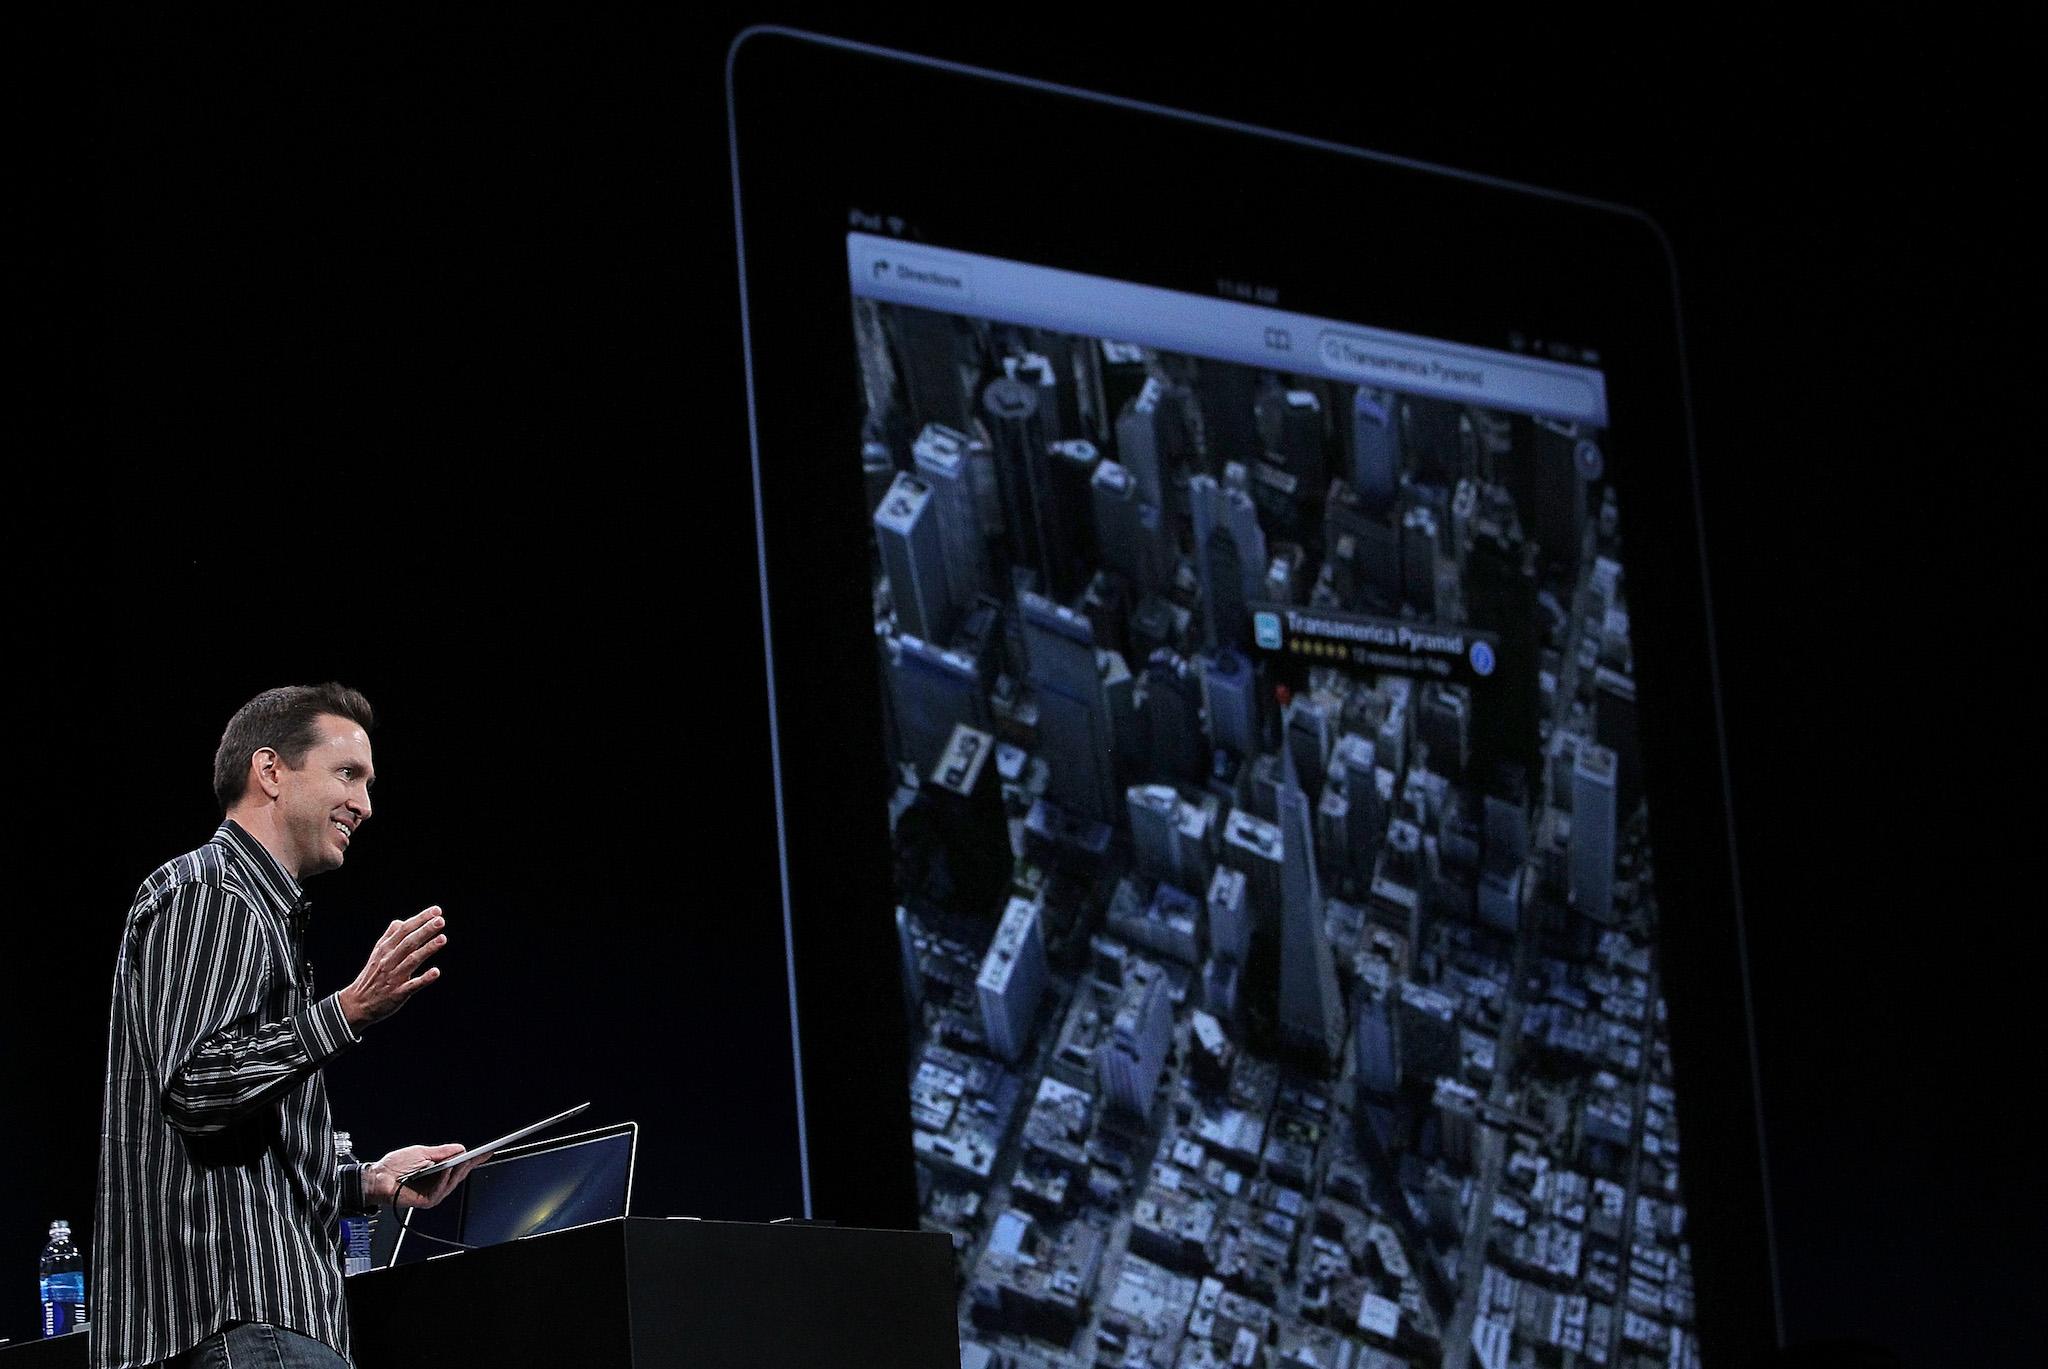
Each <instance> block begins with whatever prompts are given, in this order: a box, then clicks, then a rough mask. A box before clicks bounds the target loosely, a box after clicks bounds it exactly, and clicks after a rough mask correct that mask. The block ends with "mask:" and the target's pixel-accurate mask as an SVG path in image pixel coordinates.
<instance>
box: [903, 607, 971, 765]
mask: <svg viewBox="0 0 2048 1369" xmlns="http://www.w3.org/2000/svg"><path fill="white" fill-rule="evenodd" d="M880 645H881V649H882V664H883V675H884V679H885V680H886V682H887V685H888V692H889V708H890V712H891V714H892V715H893V716H894V718H895V722H896V739H897V747H898V754H897V759H898V760H901V761H904V762H907V763H908V764H909V765H910V766H911V767H912V768H913V769H914V770H915V771H916V772H917V773H918V774H919V775H928V774H930V773H931V769H932V767H933V766H934V765H936V764H937V763H938V760H939V757H940V756H941V755H942V754H943V753H944V752H945V749H946V744H947V743H948V742H950V741H951V740H952V739H953V729H954V728H956V727H959V726H960V725H962V724H963V723H964V724H966V725H967V726H970V727H978V728H981V729H983V730H986V729H987V728H988V726H989V723H990V718H989V713H988V700H987V696H986V695H985V694H984V693H983V692H982V687H981V674H980V669H979V667H978V666H977V665H976V663H975V661H974V659H973V658H972V657H970V656H966V655H963V654H961V653H960V652H957V651H945V650H941V649H940V648H938V647H935V646H933V645H932V644H931V643H930V642H927V641H924V640H922V639H921V638H917V637H910V636H901V635H897V634H894V633H890V634H885V635H883V636H882V637H881V638H880Z"/></svg>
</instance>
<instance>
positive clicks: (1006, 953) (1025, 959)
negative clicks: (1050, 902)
mask: <svg viewBox="0 0 2048 1369" xmlns="http://www.w3.org/2000/svg"><path fill="white" fill-rule="evenodd" d="M1046 977H1047V976H1046V960H1045V938H1044V934H1043V933H1042V932H1041V931H1040V930H1039V920H1038V905H1037V904H1035V903H1033V902H1031V901H1030V900H1029V899H1022V898H1013V899H1011V900H1010V903H1009V906H1008V907H1007V908H1005V909H1004V910H1003V920H1002V922H1000V923H999V924H997V926H996V934H995V939H994V940H993V941H991V942H990V943H989V947H988V954H987V955H985V956H984V957H982V961H981V973H980V974H979V975H977V976H976V977H975V981H974V987H975V991H976V993H977V994H978V996H979V997H980V1000H981V1031H982V1035H983V1036H984V1037H985V1038H986V1039H987V1041H988V1047H989V1050H990V1051H992V1052H994V1053H995V1054H996V1055H999V1056H1001V1057H1002V1058H1003V1059H1005V1060H1008V1061H1011V1062H1015V1061H1017V1060H1020V1059H1022V1058H1023V1056H1024V1054H1025V1052H1026V1051H1027V1050H1029V1049H1030V1046H1031V1023H1032V1019H1033V1018H1034V1017H1035V1016H1036V1015H1037V1013H1038V1000H1039V999H1040V998H1041V997H1042V996H1043V995H1044V993H1045V986H1046Z"/></svg>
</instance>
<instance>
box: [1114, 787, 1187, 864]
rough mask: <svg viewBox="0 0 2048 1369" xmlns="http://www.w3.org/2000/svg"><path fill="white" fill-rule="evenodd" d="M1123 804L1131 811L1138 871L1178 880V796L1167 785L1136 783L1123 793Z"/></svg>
mask: <svg viewBox="0 0 2048 1369" xmlns="http://www.w3.org/2000/svg"><path fill="white" fill-rule="evenodd" d="M1124 801H1125V806H1126V807H1127V808H1128V810H1129V812H1130V818H1131V845H1132V846H1133V847H1134V848H1135V850H1136V853H1137V861H1138V872H1139V873H1140V874H1143V875H1149V876H1150V877H1151V878H1153V879H1165V880H1173V879H1177V878H1178V876H1179V872H1180V855H1179V843H1180V795H1179V794H1177V793H1175V792H1174V789H1173V786H1172V785H1170V784H1138V785H1132V786H1131V788H1130V789H1129V790H1127V791H1126V792H1125V795H1124Z"/></svg>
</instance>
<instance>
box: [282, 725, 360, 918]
mask: <svg viewBox="0 0 2048 1369" xmlns="http://www.w3.org/2000/svg"><path fill="white" fill-rule="evenodd" d="M316 727H317V729H318V732H319V738H318V740H316V741H315V742H314V743H313V745H312V746H310V747H308V748H307V750H306V755H305V758H304V759H303V760H302V761H301V762H300V763H299V765H298V766H297V767H296V768H294V767H292V766H289V765H286V764H285V763H284V760H283V758H281V757H280V758H279V760H278V764H277V779H278V795H277V806H278V817H279V819H280V826H281V828H282V831H283V834H284V838H285V840H286V842H287V843H288V844H289V845H290V848H291V850H292V853H293V855H294V856H295V857H296V858H297V862H298V870H297V874H298V877H299V878H300V879H304V878H306V877H307V876H308V875H317V874H319V873H320V872H321V871H323V870H333V869H336V868H338V867H339V866H340V865H341V862H342V859H343V858H344V857H345V856H347V855H348V844H349V842H350V840H352V839H353V838H354V836H355V833H356V829H357V828H358V827H361V826H362V825H363V823H364V822H365V821H367V820H368V818H369V816H370V784H371V781H373V780H374V779H375V778H376V774H377V772H376V771H375V769H373V768H372V767H371V765H370V739H369V738H368V737H367V736H365V735H364V733H363V729H362V728H360V727H358V726H357V725H356V724H355V723H354V722H352V721H350V720H349V719H347V718H342V717H336V716H334V715H332V714H328V715H325V716H323V717H321V718H320V720H319V722H318V723H317V724H316Z"/></svg>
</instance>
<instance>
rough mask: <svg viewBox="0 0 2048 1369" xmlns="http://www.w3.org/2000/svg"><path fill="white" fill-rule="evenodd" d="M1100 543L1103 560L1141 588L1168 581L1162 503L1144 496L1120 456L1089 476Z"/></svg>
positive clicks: (1153, 587) (1149, 589) (1099, 465)
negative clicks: (1147, 501)
mask: <svg viewBox="0 0 2048 1369" xmlns="http://www.w3.org/2000/svg"><path fill="white" fill-rule="evenodd" d="M1089 497H1090V500H1091V507H1092V509H1093V516H1094V524H1095V545H1096V547H1097V548H1098V549H1099V553H1100V555H1101V557H1102V564H1103V565H1105V566H1107V567H1108V568H1109V569H1111V570H1113V571H1115V572H1116V573H1117V574H1119V575H1121V576H1123V577H1124V578H1125V579H1126V580H1129V581H1130V582H1131V584H1132V585H1133V586H1134V587H1135V588H1136V589H1137V591H1138V592H1139V593H1140V594H1146V593H1150V592H1152V591H1154V590H1157V589H1159V588H1160V587H1162V586H1163V585H1164V584H1165V583H1166V580H1167V577H1168V575H1169V574H1170V568H1169V567H1168V566H1167V564H1166V562H1167V560H1168V559H1169V558H1168V556H1167V550H1166V539H1165V537H1164V535H1163V533H1162V532H1161V528H1162V523H1161V520H1160V514H1159V507H1158V505H1156V504H1147V503H1144V502H1143V501H1141V500H1140V499H1139V498H1138V484H1137V481H1135V480H1134V479H1132V478H1131V473H1130V471H1128V470H1127V469H1125V468H1124V467H1123V466H1120V465H1118V464H1117V463H1116V462H1114V461H1103V462H1098V463H1097V464H1096V467H1095V472H1094V474H1093V475H1091V476H1090V477H1089Z"/></svg>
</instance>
